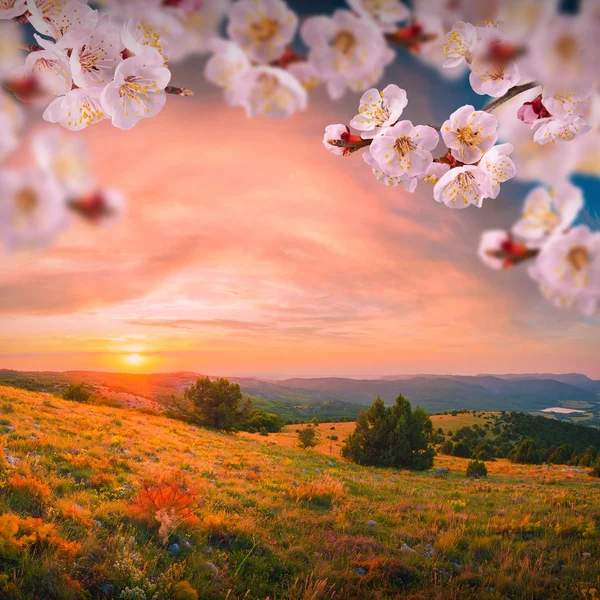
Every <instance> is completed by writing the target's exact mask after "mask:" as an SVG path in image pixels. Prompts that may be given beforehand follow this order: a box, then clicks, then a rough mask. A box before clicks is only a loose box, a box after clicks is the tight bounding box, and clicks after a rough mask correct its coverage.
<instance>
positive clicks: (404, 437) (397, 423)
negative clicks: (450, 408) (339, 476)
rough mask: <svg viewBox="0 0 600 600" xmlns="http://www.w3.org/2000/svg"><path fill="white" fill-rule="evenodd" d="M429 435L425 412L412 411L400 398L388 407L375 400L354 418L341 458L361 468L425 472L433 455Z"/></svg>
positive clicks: (406, 402) (429, 426)
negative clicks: (367, 408) (379, 467)
mask: <svg viewBox="0 0 600 600" xmlns="http://www.w3.org/2000/svg"><path fill="white" fill-rule="evenodd" d="M431 431H432V426H431V419H430V418H429V417H428V416H427V415H426V413H425V411H424V410H423V409H422V408H416V409H415V410H414V411H413V410H412V408H411V405H410V402H409V401H408V400H407V399H406V398H405V397H404V396H402V394H400V395H399V396H398V398H397V399H396V402H395V403H394V404H393V405H392V406H390V407H386V406H385V404H384V402H383V400H382V399H381V398H380V397H379V396H378V397H377V398H375V400H374V401H373V404H372V405H371V407H370V408H369V410H362V411H361V412H360V414H359V415H358V420H357V421H356V427H355V429H354V432H353V433H352V434H351V435H350V436H349V437H348V438H347V439H346V441H345V443H344V446H343V447H342V454H343V456H344V457H346V458H348V459H350V460H352V461H354V462H356V463H358V464H362V465H373V466H386V467H406V468H409V469H417V470H423V469H428V468H431V467H432V466H433V456H434V454H435V451H434V450H433V448H432V447H431V446H430V445H429V443H428V440H427V438H428V435H429V434H430V433H431Z"/></svg>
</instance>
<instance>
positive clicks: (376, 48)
mask: <svg viewBox="0 0 600 600" xmlns="http://www.w3.org/2000/svg"><path fill="white" fill-rule="evenodd" d="M301 35H302V39H303V41H304V42H305V44H306V45H307V46H309V48H310V53H309V61H310V62H311V63H312V64H313V65H314V66H315V68H316V69H317V71H318V72H319V75H320V77H321V79H323V80H324V81H326V82H327V83H328V86H327V88H328V91H329V94H330V96H331V97H332V98H333V99H338V98H340V97H341V96H342V95H343V94H344V92H345V90H346V88H347V87H348V86H349V85H350V84H351V83H360V82H363V81H365V80H367V81H369V84H370V85H373V84H374V83H375V81H373V73H374V72H377V73H378V74H379V73H381V65H382V63H387V62H389V61H390V57H392V56H393V55H392V53H391V51H390V49H389V47H388V45H387V43H386V41H385V38H384V37H383V33H382V32H381V30H380V29H379V28H378V27H377V26H376V25H374V24H373V23H372V22H371V21H369V20H367V19H361V18H360V17H358V16H356V15H355V14H353V13H352V12H350V11H347V10H336V11H335V12H334V13H333V16H332V17H326V16H317V17H311V18H309V19H307V20H306V21H305V23H304V25H303V26H302V29H301ZM369 84H368V85H369ZM363 89H364V88H363Z"/></svg>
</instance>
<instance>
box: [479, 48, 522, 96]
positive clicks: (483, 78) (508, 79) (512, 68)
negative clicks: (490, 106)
mask: <svg viewBox="0 0 600 600" xmlns="http://www.w3.org/2000/svg"><path fill="white" fill-rule="evenodd" d="M520 80H521V73H520V72H519V67H518V66H517V63H516V62H514V61H509V62H506V63H504V62H496V61H490V60H487V59H486V58H484V57H476V58H475V59H474V60H473V63H472V64H471V74H470V75H469V83H470V84H471V87H472V88H473V91H474V92H475V93H476V94H479V95H481V96H492V97H493V98H500V97H501V96H504V94H506V92H508V90H509V89H510V88H512V87H514V86H515V85H517V83H519V81H520Z"/></svg>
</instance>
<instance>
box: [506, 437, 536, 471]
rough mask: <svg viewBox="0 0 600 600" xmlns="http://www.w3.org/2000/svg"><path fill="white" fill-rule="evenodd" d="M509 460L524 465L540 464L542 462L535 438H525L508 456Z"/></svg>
mask: <svg viewBox="0 0 600 600" xmlns="http://www.w3.org/2000/svg"><path fill="white" fill-rule="evenodd" d="M508 458H509V460H510V461H511V462H514V463H519V464H522V465H539V464H540V463H541V462H542V459H541V457H540V453H539V451H538V449H537V448H536V446H535V442H534V440H532V439H531V438H527V439H526V440H523V441H522V442H521V443H520V444H519V445H518V446H517V447H516V448H515V449H514V450H513V451H512V452H511V453H510V454H509V456H508Z"/></svg>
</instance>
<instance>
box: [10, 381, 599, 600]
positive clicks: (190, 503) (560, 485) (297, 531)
mask: <svg viewBox="0 0 600 600" xmlns="http://www.w3.org/2000/svg"><path fill="white" fill-rule="evenodd" d="M0 408H1V409H2V411H3V414H2V418H3V419H5V420H6V421H8V422H9V423H10V428H11V429H8V428H7V431H6V433H4V434H2V435H1V436H0V448H2V449H4V450H3V452H2V453H0V599H2V600H5V599H10V600H34V599H35V598H36V597H37V598H53V599H54V598H56V599H58V600H63V599H65V600H77V599H81V600H92V599H93V600H95V599H99V598H110V597H113V598H118V599H121V598H123V599H126V598H130V597H132V598H133V597H137V596H131V595H127V594H131V593H133V592H127V591H126V590H127V589H129V590H132V589H134V588H136V587H137V588H140V589H141V590H142V593H143V594H144V596H143V597H144V598H152V597H153V596H154V597H158V598H170V599H171V598H172V599H178V600H194V598H195V597H196V595H197V597H198V598H202V599H203V600H204V599H207V600H217V599H225V598H228V599H229V600H237V599H242V598H247V599H250V598H252V599H254V598H256V599H260V600H263V599H266V598H269V599H271V600H292V599H293V600H296V599H299V600H321V599H323V600H324V599H326V598H336V599H337V598H339V599H346V598H348V599H350V598H369V599H374V600H387V599H391V598H407V599H409V600H410V599H413V600H416V599H419V600H434V599H435V600H437V599H439V600H442V599H444V600H446V599H456V600H464V599H466V598H481V599H482V600H502V599H504V598H510V599H513V598H514V599H520V598H524V599H529V600H538V599H539V600H542V599H544V600H545V599H561V600H576V599H577V600H579V599H590V598H594V596H593V594H594V593H595V592H593V591H592V590H597V589H600V579H599V578H600V562H599V560H598V559H599V558H600V555H599V554H598V553H599V550H598V541H599V539H600V536H599V531H600V487H599V486H598V480H594V479H592V478H589V477H588V476H587V474H586V473H585V472H579V471H573V470H566V469H565V467H561V466H552V467H546V466H525V465H513V464H511V463H508V462H507V461H504V460H498V461H495V462H488V463H486V465H487V468H488V472H489V476H488V478H487V480H485V481H474V480H469V479H466V477H465V475H464V474H465V469H466V464H467V462H468V461H466V460H463V459H459V458H455V457H447V456H438V457H436V464H435V467H436V468H437V467H446V468H448V469H449V473H448V474H445V475H440V474H436V473H435V472H433V471H432V472H424V473H411V472H407V471H398V470H393V469H374V468H365V467H359V466H357V465H353V464H350V463H346V462H344V461H343V460H341V459H340V458H339V454H336V453H335V451H332V450H331V449H330V448H329V443H328V442H329V441H326V442H325V443H322V444H321V445H320V446H318V447H317V449H316V450H308V451H304V450H300V449H298V448H297V446H296V439H295V437H296V434H295V431H294V430H295V427H293V428H292V431H290V430H289V429H290V428H288V429H287V430H286V431H284V432H283V433H282V434H277V435H270V436H268V437H266V438H265V437H261V436H249V435H221V434H217V433H214V432H210V431H206V430H203V429H199V428H195V427H192V426H188V425H186V424H183V423H180V422H176V421H172V420H169V419H166V418H164V417H160V416H153V415H145V414H141V413H139V412H138V411H133V410H126V409H115V408H108V407H102V406H86V405H80V404H76V403H71V402H66V401H64V400H61V399H59V398H56V397H53V396H49V395H46V394H33V393H27V392H23V391H20V390H15V389H11V388H0ZM450 418H452V417H450ZM454 418H456V417H454ZM456 423H457V422H456ZM334 426H335V428H336V429H335V430H331V429H330V427H331V425H327V424H321V425H319V427H318V428H317V429H318V431H319V432H320V433H321V434H322V435H323V436H326V435H330V434H334V435H338V436H339V438H340V441H339V443H341V441H342V440H343V439H344V437H345V435H347V433H349V432H350V431H351V429H352V427H353V424H335V425H334ZM447 428H448V429H450V428H452V429H457V428H459V426H458V423H457V424H456V425H453V426H452V427H446V426H444V429H447ZM161 482H162V483H165V482H166V484H167V487H166V488H163V489H162V497H163V499H164V500H165V502H164V503H163V502H162V500H160V497H161V494H160V493H159V486H160V485H161ZM169 482H175V483H174V485H175V488H171V492H169V491H168V484H169ZM182 482H185V484H183V483H182ZM179 494H182V496H181V497H179ZM171 495H173V498H174V499H175V500H174V501H173V502H171V503H170V504H169V498H170V497H171ZM140 498H146V500H147V502H146V501H145V500H144V501H142V502H141V506H142V507H145V508H146V509H148V510H147V511H146V512H145V517H144V518H140V512H139V510H138V508H139V507H140ZM180 501H181V502H180ZM163 504H164V506H167V507H168V506H171V508H174V509H176V510H179V509H181V510H182V511H184V512H182V514H181V515H179V519H174V521H173V522H177V526H176V527H175V528H173V529H170V530H169V535H168V537H167V538H164V536H163V539H161V536H160V534H159V532H160V527H161V522H160V521H159V520H157V518H156V511H157V510H159V509H160V507H161V506H162V507H163V508H164V506H163ZM136 507H137V508H136ZM157 507H159V508H158V509H157ZM142 512H143V511H142ZM182 516H185V517H186V518H183V519H182V518H181V517H182ZM188 516H189V519H188V518H187V517H188ZM191 522H193V526H191V527H188V526H187V525H188V523H191ZM165 541H166V543H165ZM403 544H406V545H407V546H408V547H409V548H410V549H412V550H414V552H411V551H410V550H407V549H406V548H404V547H403ZM136 593H137V592H136ZM123 594H125V595H123ZM156 594H159V595H158V596H156ZM160 594H162V595H160ZM139 597H142V596H139Z"/></svg>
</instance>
